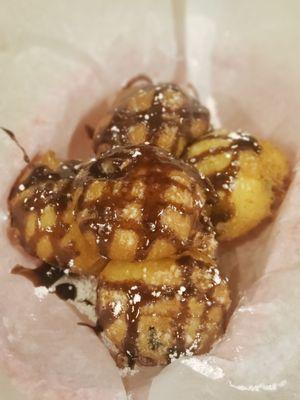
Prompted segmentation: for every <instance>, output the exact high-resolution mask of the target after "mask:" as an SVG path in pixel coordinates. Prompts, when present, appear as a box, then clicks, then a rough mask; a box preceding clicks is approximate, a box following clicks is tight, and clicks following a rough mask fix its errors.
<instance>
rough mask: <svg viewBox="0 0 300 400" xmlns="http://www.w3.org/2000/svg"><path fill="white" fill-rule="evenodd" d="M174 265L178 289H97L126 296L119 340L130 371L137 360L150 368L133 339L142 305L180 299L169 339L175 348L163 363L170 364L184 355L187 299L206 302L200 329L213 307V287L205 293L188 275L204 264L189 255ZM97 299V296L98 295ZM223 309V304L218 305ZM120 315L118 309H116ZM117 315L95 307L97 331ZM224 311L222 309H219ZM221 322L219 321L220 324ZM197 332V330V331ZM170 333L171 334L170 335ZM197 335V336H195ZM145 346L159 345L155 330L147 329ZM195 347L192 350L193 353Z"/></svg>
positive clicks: (129, 285) (129, 284)
mask: <svg viewBox="0 0 300 400" xmlns="http://www.w3.org/2000/svg"><path fill="white" fill-rule="evenodd" d="M177 264H178V265H179V266H180V267H181V276H182V283H181V284H180V285H179V286H178V285H175V286H167V285H148V284H146V283H145V282H142V281H119V282H110V281H106V280H104V281H101V283H100V289H104V290H108V291H122V292H123V293H126V296H127V308H126V310H125V321H126V325H127V330H126V335H125V338H124V341H123V347H122V350H121V353H120V354H122V355H123V356H125V357H126V359H127V365H128V366H129V367H130V368H133V367H134V365H135V363H136V362H137V361H138V360H139V361H140V362H141V361H143V362H144V363H146V364H147V365H151V363H153V361H152V362H151V359H145V358H143V357H142V356H141V355H140V353H139V348H138V345H137V339H138V336H139V333H140V332H141V331H140V329H141V328H140V327H139V321H140V316H141V309H142V308H143V307H144V306H145V305H149V304H151V303H155V302H157V301H158V300H160V299H170V300H172V299H180V310H179V312H178V314H177V317H176V318H175V320H174V328H173V337H174V338H175V345H174V347H172V348H169V352H168V354H167V355H166V357H167V359H166V362H170V361H171V359H172V358H178V357H180V356H181V355H184V354H186V352H187V350H188V349H187V345H186V333H185V328H186V324H187V322H188V319H189V318H190V317H191V314H190V309H189V304H188V301H189V299H190V298H191V297H195V298H196V299H197V300H198V301H199V302H203V301H204V302H205V303H206V313H204V316H203V317H202V318H203V320H202V324H200V321H199V325H202V329H203V324H205V321H206V320H205V318H206V317H207V312H208V310H209V309H210V307H211V306H212V305H214V304H216V301H215V300H213V299H212V297H213V296H212V294H211V293H212V292H213V290H214V286H215V285H213V286H212V288H211V289H209V291H205V290H203V289H201V287H199V286H198V285H196V283H195V282H194V281H193V279H192V273H193V272H194V270H195V269H196V268H201V269H203V270H207V269H209V266H208V265H205V264H204V263H203V262H201V261H197V260H195V259H193V258H191V257H190V256H183V257H181V258H180V259H178V260H177ZM100 289H99V290H100ZM98 296H100V297H99V298H100V299H101V294H98ZM221 307H222V308H223V305H221ZM119 312H120V310H119ZM119 312H116V311H115V310H114V308H113V306H111V307H107V306H106V307H101V304H100V307H99V308H98V317H99V318H98V327H100V331H104V332H105V330H106V329H108V328H109V326H110V325H111V324H112V323H114V322H115V321H116V320H117V319H118V318H119V315H120V314H119ZM223 312H225V309H223ZM221 323H222V322H221ZM200 329H201V328H200ZM170 333H171V332H170ZM199 336H201V334H200V333H199ZM149 338H150V339H149V340H150V342H151V343H149V346H150V348H152V350H157V348H158V347H159V346H160V343H159V341H157V340H156V339H155V328H154V327H152V330H151V326H150V327H149ZM197 350H198V348H197V346H196V347H195V348H194V350H190V352H192V351H194V352H196V353H197Z"/></svg>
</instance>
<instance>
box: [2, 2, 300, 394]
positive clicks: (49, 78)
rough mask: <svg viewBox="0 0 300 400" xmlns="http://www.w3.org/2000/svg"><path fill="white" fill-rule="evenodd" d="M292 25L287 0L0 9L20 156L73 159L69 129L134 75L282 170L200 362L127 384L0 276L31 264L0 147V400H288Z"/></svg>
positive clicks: (293, 311)
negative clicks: (223, 329)
mask: <svg viewBox="0 0 300 400" xmlns="http://www.w3.org/2000/svg"><path fill="white" fill-rule="evenodd" d="M299 11H300V10H299V5H298V2H297V1H293V0H289V1H287V2H284V1H280V0H278V1H269V0H264V1H263V2H261V1H258V0H255V1H252V2H246V1H237V0H228V1H226V2H225V1H221V0H219V1H217V0H215V1H202V0H200V1H196V0H195V1H187V2H184V1H177V2H176V3H174V4H173V3H172V2H171V1H157V2H156V1H150V0H144V1H142V0H140V1H129V0H128V1H121V0H120V1H117V0H115V1H100V0H86V1H83V0H73V1H72V2H70V1H68V0H52V1H51V2H46V1H40V0H27V1H22V0H2V1H1V11H0V93H1V97H0V125H1V126H5V127H7V128H9V129H11V130H13V131H14V132H15V133H16V134H17V136H18V138H19V139H20V141H21V142H22V143H23V145H24V146H25V147H26V149H27V151H28V152H29V154H30V155H31V156H32V155H34V154H35V153H36V152H38V151H41V150H46V149H48V148H53V149H55V150H57V151H58V153H59V154H60V155H62V156H69V155H72V156H77V155H78V154H83V152H82V149H81V147H82V146H78V145H77V146H76V141H75V140H74V139H72V140H71V138H72V135H73V133H74V131H75V132H76V137H77V138H78V137H79V136H80V135H84V131H83V129H82V122H81V123H80V121H81V120H82V119H83V118H84V117H86V120H87V121H89V122H93V121H94V120H95V118H96V114H97V112H95V110H96V111H97V109H99V107H100V105H101V103H102V102H103V101H105V99H106V97H107V96H110V95H111V94H112V93H113V92H114V91H115V90H117V89H118V88H119V86H120V85H121V84H122V83H124V82H125V81H126V80H128V79H130V78H131V77H132V76H134V75H135V74H138V73H146V74H149V75H150V76H151V77H153V78H154V79H155V80H173V79H176V80H178V81H181V82H191V83H193V85H194V86H195V87H196V88H197V89H198V90H199V93H200V97H201V99H202V100H203V101H204V102H205V104H206V105H207V106H209V107H210V109H211V111H212V114H213V121H214V123H215V124H216V125H218V124H222V125H224V126H226V127H228V128H233V129H234V128H244V129H248V130H250V131H252V132H253V133H256V134H259V135H261V136H265V137H270V138H272V139H273V140H274V141H275V142H276V143H278V144H279V145H280V146H281V147H282V148H283V149H284V150H285V151H286V152H287V154H288V156H289V159H290V162H291V165H292V167H293V179H292V183H291V185H290V188H289V191H288V193H287V196H286V198H285V201H284V203H283V204H282V206H281V208H280V210H279V211H278V213H277V216H276V218H275V219H274V221H273V222H272V224H270V225H269V226H267V227H265V228H263V229H261V230H260V231H259V232H258V233H256V234H255V235H252V237H251V238H250V240H248V241H247V242H244V243H241V244H239V245H238V247H237V248H236V249H235V250H228V249H227V250H226V251H225V252H223V255H222V258H221V265H222V266H223V267H224V269H227V270H230V269H231V270H232V269H234V270H235V272H238V276H239V295H240V298H241V300H240V304H239V305H238V307H237V309H236V310H235V312H234V315H233V317H232V319H231V322H230V324H229V327H228V330H227V333H226V335H225V336H224V338H223V339H222V340H221V341H220V342H219V343H218V344H217V345H216V346H215V347H214V349H213V350H212V352H211V353H210V354H209V355H206V356H202V357H194V358H192V359H182V360H178V361H176V362H174V363H173V364H171V365H170V366H168V367H166V368H165V369H164V370H163V371H162V372H161V373H159V374H158V375H157V373H158V371H157V369H148V370H145V369H143V371H142V372H141V373H140V374H137V375H135V376H134V377H132V378H130V379H127V380H126V382H124V383H123V382H122V380H121V377H120V375H119V371H118V370H117V368H116V367H115V365H114V362H113V361H112V359H111V358H110V356H109V354H108V352H107V350H106V349H105V347H104V346H103V345H102V344H101V343H100V342H99V341H98V340H97V339H96V337H94V336H93V334H92V333H91V332H90V331H89V330H87V329H85V328H83V327H78V326H77V325H76V322H77V321H78V320H79V317H78V315H76V314H75V313H74V312H73V310H71V309H70V308H69V307H68V305H67V304H65V303H63V302H62V301H60V300H59V299H57V298H56V297H55V296H47V297H46V298H45V299H43V300H41V299H39V298H37V297H36V295H35V294H34V291H33V288H32V286H31V285H30V283H28V282H26V281H24V279H22V278H21V277H16V276H11V275H10V274H9V271H10V268H11V267H12V266H14V265H15V264H16V263H21V264H23V265H25V266H32V265H33V260H31V259H30V258H28V257H26V256H25V255H22V254H21V253H20V251H18V250H17V249H15V248H14V247H12V245H11V244H10V243H9V241H8V239H7V235H6V229H7V226H8V213H7V207H6V198H7V195H8V192H9V188H10V186H11V185H12V183H13V181H14V179H15V177H16V175H17V174H18V172H19V170H20V169H21V168H22V167H23V162H22V158H21V153H20V152H19V150H18V149H17V148H16V147H15V145H14V144H13V143H12V142H11V141H10V140H9V139H8V138H7V137H5V136H0V171H1V186H0V230H1V232H0V234H1V236H0V244H1V269H0V277H1V281H0V282H1V283H0V318H1V320H0V363H1V364H0V365H1V367H2V370H3V371H4V372H3V375H1V378H0V385H1V391H0V393H1V396H2V397H3V398H5V400H10V399H17V400H19V399H22V400H23V399H26V396H27V398H28V399H30V400H31V399H38V400H44V399H47V400H56V399H59V400H68V399H72V400H74V399H75V400H77V399H78V400H81V399H82V400H83V399H84V400H86V399H87V400H88V399H90V400H94V399H95V400H96V399H97V400H109V399H116V400H117V399H125V398H126V391H125V386H126V389H127V394H131V396H132V398H133V399H143V400H144V399H145V398H147V397H148V398H149V399H150V400H152V399H153V400H160V399H163V400H176V399H183V398H185V399H189V400H190V399H197V400H198V399H199V400H200V399H205V400H217V399H218V400H219V399H220V400H221V399H231V400H235V399H238V400H240V399H241V400H243V399H251V400H252V399H253V400H256V399H259V400H261V399H280V400H291V399H297V398H299V397H300V383H299V382H298V381H299V379H298V378H297V373H298V370H299V367H300V339H299V331H300V317H299V312H298V310H299V307H300V291H299V289H298V288H299V286H300V245H299V236H300V235H299V233H300V211H299V210H300V209H299V200H300V193H299V190H300V189H299V187H300V172H299V165H300V164H299V151H300V150H299V144H300V136H299V127H300V126H299V112H298V104H299V101H300V91H299V88H300V76H299V72H298V71H299V63H300V60H299V55H300V51H299V44H298V40H297V38H298V37H299V33H300V29H299V28H298V15H299ZM297 35H298V36H297ZM70 142H71V144H70ZM85 143H86V146H88V142H87V141H86V142H85ZM87 153H88V150H86V154H87ZM6 376H9V380H7V378H6ZM155 376H156V377H155ZM153 377H155V378H154V380H153V382H152V378H153ZM8 382H13V385H10V384H9V383H8ZM124 384H125V386H124ZM7 385H8V386H9V388H8V389H7V388H6V387H7ZM15 388H17V389H16V390H15ZM5 390H9V394H8V393H6V392H5ZM2 394H3V395H2ZM1 396H0V397H1ZM2 397H1V398H2Z"/></svg>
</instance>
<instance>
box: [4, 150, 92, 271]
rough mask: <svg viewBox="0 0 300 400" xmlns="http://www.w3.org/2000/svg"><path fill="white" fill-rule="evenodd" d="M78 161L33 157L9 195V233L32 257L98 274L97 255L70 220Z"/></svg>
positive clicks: (74, 223) (51, 155) (45, 156)
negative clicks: (10, 231) (10, 230)
mask: <svg viewBox="0 0 300 400" xmlns="http://www.w3.org/2000/svg"><path fill="white" fill-rule="evenodd" d="M79 168H80V164H79V162H76V161H68V162H63V161H61V160H59V159H58V158H57V157H56V155H55V154H54V153H53V152H51V151H50V152H48V153H46V154H44V155H41V156H38V157H36V158H35V159H34V160H33V161H32V162H31V163H30V164H29V165H28V166H27V167H26V168H25V170H24V171H23V172H22V173H21V175H20V176H19V178H18V179H17V181H16V183H15V185H14V187H13V189H12V191H11V193H10V196H9V208H10V215H11V226H12V234H13V236H14V237H15V238H17V240H18V241H19V242H20V244H21V245H22V246H23V247H24V249H25V250H26V251H27V252H28V253H29V254H31V255H33V256H36V257H38V258H39V259H40V260H42V261H45V262H48V263H50V264H52V265H58V266H60V267H62V268H67V267H68V266H69V267H73V266H74V267H75V269H76V268H77V269H79V270H80V271H81V270H84V269H88V271H89V272H93V271H98V263H99V255H98V252H96V249H95V248H93V247H92V245H91V244H90V243H89V242H88V241H87V240H86V239H85V237H84V236H83V235H82V234H81V232H80V230H79V228H78V226H77V224H76V222H75V221H74V218H73V211H74V207H75V202H76V198H74V190H73V181H74V177H75V176H76V174H77V173H78V171H79Z"/></svg>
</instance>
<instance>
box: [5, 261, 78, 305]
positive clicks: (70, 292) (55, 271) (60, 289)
mask: <svg viewBox="0 0 300 400" xmlns="http://www.w3.org/2000/svg"><path fill="white" fill-rule="evenodd" d="M11 273H12V274H14V275H21V276H23V277H25V278H27V279H28V280H30V282H32V283H33V285H34V286H35V287H39V286H44V287H46V288H47V289H49V288H51V287H52V286H53V285H54V284H55V283H56V282H57V281H58V280H59V279H61V278H62V277H63V276H65V275H66V274H65V272H64V271H63V270H62V269H60V268H57V267H54V266H52V265H50V264H47V263H42V264H41V265H40V266H39V267H37V268H35V269H30V268H25V267H22V266H21V265H16V266H15V267H14V268H13V269H12V271H11ZM53 292H54V293H56V294H57V296H58V297H59V298H60V299H62V300H75V299H76V296H77V289H76V287H75V285H73V284H72V283H61V284H58V285H56V286H55V288H54V290H53Z"/></svg>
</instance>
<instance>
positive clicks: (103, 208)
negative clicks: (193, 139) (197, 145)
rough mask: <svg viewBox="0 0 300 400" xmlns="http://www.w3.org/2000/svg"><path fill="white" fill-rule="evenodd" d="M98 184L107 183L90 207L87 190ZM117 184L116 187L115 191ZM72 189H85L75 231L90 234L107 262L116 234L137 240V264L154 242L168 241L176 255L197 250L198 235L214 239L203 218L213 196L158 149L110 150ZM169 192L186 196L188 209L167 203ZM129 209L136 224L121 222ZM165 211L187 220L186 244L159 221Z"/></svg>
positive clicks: (179, 163) (199, 180) (198, 178)
mask: <svg viewBox="0 0 300 400" xmlns="http://www.w3.org/2000/svg"><path fill="white" fill-rule="evenodd" d="M172 173H174V174H179V175H180V174H181V176H182V175H183V176H184V177H185V178H184V179H182V180H181V181H180V180H179V179H173V178H172ZM101 181H102V182H104V183H105V187H104V189H103V192H102V194H101V196H100V197H99V198H98V199H96V200H93V201H89V200H86V193H87V190H89V188H90V185H91V184H92V183H93V182H101ZM183 181H184V182H183ZM118 183H119V184H120V187H119V189H118V190H117V191H115V187H116V185H117V184H118ZM74 185H75V186H78V187H84V189H83V191H82V195H81V197H80V199H79V201H78V206H77V210H76V211H77V215H78V218H79V226H80V228H81V230H82V231H92V232H93V234H94V235H95V237H96V242H97V244H98V246H99V248H100V250H101V254H102V255H103V256H105V257H108V258H109V257H110V245H111V243H112V240H113V239H114V236H115V232H116V230H117V229H124V230H128V231H131V232H132V231H134V232H135V234H136V235H137V237H138V246H137V249H136V252H135V256H134V260H137V261H138V260H144V259H145V258H147V256H148V254H149V251H150V250H151V246H152V245H153V243H154V242H155V240H156V239H166V240H167V241H168V242H169V243H171V244H172V245H173V246H174V248H175V251H176V253H177V254H180V253H182V252H183V251H184V250H186V249H188V248H190V247H193V246H194V245H195V243H194V239H195V237H196V235H197V233H198V232H204V233H209V234H212V227H211V224H210V221H209V219H208V218H206V217H205V214H203V213H202V208H203V205H204V202H205V197H206V195H207V194H208V193H212V192H213V189H212V187H209V186H208V184H207V181H206V180H205V179H204V178H203V177H201V176H200V175H199V174H198V173H197V171H196V170H194V169H193V168H191V167H190V166H188V165H187V164H185V163H184V162H182V161H179V160H175V159H171V158H170V157H168V156H167V155H166V153H165V152H163V151H161V150H160V149H158V148H155V147H152V146H139V147H134V146H126V147H123V148H121V149H120V148H118V149H114V150H112V151H111V152H109V153H106V154H105V155H104V156H103V157H102V158H98V159H96V160H94V161H92V162H91V163H90V164H88V165H87V166H86V168H84V169H83V170H82V171H81V173H80V174H79V175H78V176H77V178H76V179H75V182H74ZM136 185H140V186H141V185H142V186H143V189H142V192H143V193H142V195H141V196H140V195H137V194H133V191H134V188H135V186H136ZM170 187H172V188H174V191H176V190H182V191H184V192H185V193H188V196H190V200H191V201H190V206H187V205H183V204H180V203H176V202H175V201H171V200H170V199H168V200H166V199H165V197H164V193H165V192H166V190H167V189H168V188H170ZM133 203H134V205H135V207H137V208H138V210H139V213H140V218H124V217H123V214H122V213H123V210H124V209H126V206H128V205H129V206H130V205H132V204H133ZM167 210H172V212H176V213H178V215H184V216H189V217H190V218H191V221H192V226H191V229H190V233H189V235H188V238H187V239H180V238H179V237H178V236H177V235H176V233H174V232H173V231H172V230H171V229H170V228H169V227H168V226H167V225H166V224H163V223H162V222H161V221H162V220H161V216H162V214H163V213H164V212H166V211H167ZM80 213H81V214H80ZM81 215H83V216H84V217H82V218H81ZM80 218H81V219H80Z"/></svg>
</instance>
